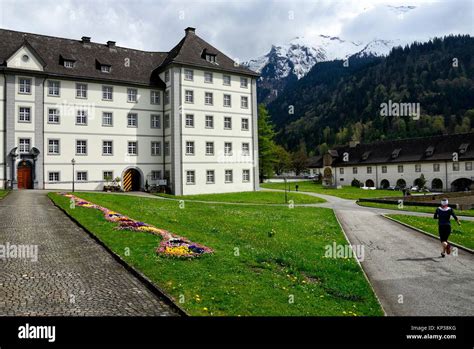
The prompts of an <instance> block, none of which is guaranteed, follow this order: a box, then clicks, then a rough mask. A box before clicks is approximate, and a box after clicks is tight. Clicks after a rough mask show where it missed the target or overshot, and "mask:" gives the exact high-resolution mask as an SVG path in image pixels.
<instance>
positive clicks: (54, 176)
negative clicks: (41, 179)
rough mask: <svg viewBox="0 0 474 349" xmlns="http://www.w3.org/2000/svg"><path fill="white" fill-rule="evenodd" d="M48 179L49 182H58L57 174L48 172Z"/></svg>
mask: <svg viewBox="0 0 474 349" xmlns="http://www.w3.org/2000/svg"><path fill="white" fill-rule="evenodd" d="M48 179H49V181H50V182H59V172H49V173H48Z"/></svg>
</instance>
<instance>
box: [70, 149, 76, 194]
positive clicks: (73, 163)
mask: <svg viewBox="0 0 474 349" xmlns="http://www.w3.org/2000/svg"><path fill="white" fill-rule="evenodd" d="M75 164H76V159H74V158H72V160H71V165H72V192H73V193H74V165H75Z"/></svg>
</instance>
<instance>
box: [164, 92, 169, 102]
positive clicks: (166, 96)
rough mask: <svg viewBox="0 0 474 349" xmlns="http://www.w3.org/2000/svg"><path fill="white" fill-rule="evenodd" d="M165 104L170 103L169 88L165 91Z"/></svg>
mask: <svg viewBox="0 0 474 349" xmlns="http://www.w3.org/2000/svg"><path fill="white" fill-rule="evenodd" d="M165 104H170V90H166V91H165Z"/></svg>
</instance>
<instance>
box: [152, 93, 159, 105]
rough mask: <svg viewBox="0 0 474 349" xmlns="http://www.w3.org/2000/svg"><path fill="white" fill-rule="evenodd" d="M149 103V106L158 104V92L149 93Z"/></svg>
mask: <svg viewBox="0 0 474 349" xmlns="http://www.w3.org/2000/svg"><path fill="white" fill-rule="evenodd" d="M150 103H151V104H160V92H159V91H151V92H150Z"/></svg>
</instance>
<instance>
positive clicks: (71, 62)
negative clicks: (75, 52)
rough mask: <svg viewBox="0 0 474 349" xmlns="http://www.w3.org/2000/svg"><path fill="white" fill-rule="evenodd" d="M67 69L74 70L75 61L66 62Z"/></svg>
mask: <svg viewBox="0 0 474 349" xmlns="http://www.w3.org/2000/svg"><path fill="white" fill-rule="evenodd" d="M64 67H65V68H74V61H69V60H64Z"/></svg>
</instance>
